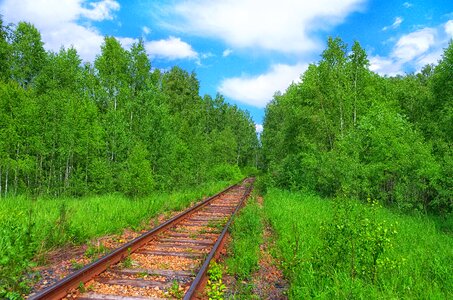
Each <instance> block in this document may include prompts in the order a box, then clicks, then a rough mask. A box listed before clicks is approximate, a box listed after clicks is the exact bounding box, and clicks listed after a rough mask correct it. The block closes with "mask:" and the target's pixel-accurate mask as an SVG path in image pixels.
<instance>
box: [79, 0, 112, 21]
mask: <svg viewBox="0 0 453 300" xmlns="http://www.w3.org/2000/svg"><path fill="white" fill-rule="evenodd" d="M88 6H89V7H91V8H90V9H86V8H83V7H82V8H80V13H81V14H82V15H83V16H84V17H86V18H88V19H91V20H94V21H102V20H111V19H113V14H112V11H117V10H119V9H120V4H119V3H118V2H116V1H114V0H102V1H99V2H91V3H88Z"/></svg>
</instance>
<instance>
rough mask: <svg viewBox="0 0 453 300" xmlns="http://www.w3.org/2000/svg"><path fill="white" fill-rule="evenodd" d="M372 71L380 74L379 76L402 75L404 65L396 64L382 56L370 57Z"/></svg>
mask: <svg viewBox="0 0 453 300" xmlns="http://www.w3.org/2000/svg"><path fill="white" fill-rule="evenodd" d="M369 60H370V70H371V71H373V72H376V73H378V74H379V75H388V76H395V75H402V74H404V72H403V71H402V67H403V65H402V64H401V63H399V62H396V61H395V60H394V59H392V58H385V57H381V56H378V55H377V56H370V58H369Z"/></svg>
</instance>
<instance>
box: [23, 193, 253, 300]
mask: <svg viewBox="0 0 453 300" xmlns="http://www.w3.org/2000/svg"><path fill="white" fill-rule="evenodd" d="M236 186H238V184H235V185H232V186H230V187H228V188H226V189H225V190H223V191H221V192H219V193H217V194H215V195H214V196H211V197H209V198H207V199H206V200H204V201H203V202H201V203H198V204H196V205H194V206H193V207H191V208H189V209H188V210H186V211H184V212H182V213H180V214H178V215H177V216H175V217H173V218H171V219H169V220H168V221H166V222H164V223H162V224H161V225H159V226H157V227H155V228H153V229H151V230H150V231H148V232H146V233H145V234H143V235H141V236H139V237H138V238H136V239H134V240H132V241H130V242H128V243H126V244H124V245H123V246H121V247H120V248H118V249H116V250H114V251H113V252H111V253H109V254H107V255H105V256H104V257H102V258H100V259H99V260H97V261H94V262H93V263H91V264H89V265H87V266H85V267H83V268H82V269H80V270H78V271H76V272H74V273H72V274H71V275H69V276H67V277H66V278H64V279H63V280H61V281H59V282H57V283H55V284H54V285H52V286H50V287H48V288H46V289H44V290H42V291H40V292H37V293H36V294H33V295H31V296H30V297H29V298H28V299H30V300H41V299H45V300H48V299H49V300H53V299H61V298H63V297H65V296H66V295H67V294H68V293H69V291H70V290H72V289H75V288H77V287H78V286H79V285H80V283H86V282H87V281H89V280H90V279H92V278H93V277H95V276H97V275H99V274H100V273H102V272H104V271H105V270H107V269H108V268H109V267H110V266H112V265H114V264H116V263H118V262H119V261H121V260H122V259H124V258H126V257H127V256H128V255H129V254H130V253H132V252H134V251H135V250H137V249H138V248H140V247H142V246H143V245H145V244H146V243H148V242H149V241H150V240H151V239H152V238H153V237H154V236H156V235H157V234H158V233H160V232H161V231H163V230H164V229H167V228H168V227H170V226H172V225H174V224H176V223H178V222H180V221H182V220H183V219H184V218H186V217H187V216H189V215H190V214H191V213H193V212H195V211H197V210H200V209H201V208H203V207H204V206H206V205H207V204H209V202H211V201H212V200H213V199H215V198H217V197H218V196H220V195H221V194H224V193H226V192H228V191H229V190H231V189H233V188H234V187H236ZM250 190H251V187H249V191H248V192H247V194H248V193H250ZM243 198H244V199H245V198H246V197H245V195H244V196H243ZM244 199H242V201H241V203H242V202H243V200H244ZM239 207H240V205H239V206H238V207H237V208H236V210H235V212H236V211H237V210H238V209H239ZM235 212H234V213H235ZM230 223H231V218H230V220H229V221H228V224H227V226H226V227H225V229H224V230H223V232H222V236H224V235H225V233H226V231H227V228H228V226H229V224H230ZM222 239H223V238H222ZM219 244H220V241H219V240H218V241H217V242H216V244H215V246H217V248H218V246H219ZM211 252H212V253H214V252H215V251H214V252H213V251H211ZM212 253H210V254H209V256H208V259H209V261H210V260H211V259H212V257H213V256H214V254H212ZM209 261H208V262H207V266H208V265H209ZM205 264H206V262H205ZM205 264H203V267H204V265H205ZM207 266H206V267H204V268H203V267H202V269H201V270H203V274H205V273H206V270H207ZM196 278H198V276H197V277H196ZM195 280H197V279H195ZM199 280H200V279H198V281H199ZM192 285H193V284H192ZM197 285H198V284H197ZM191 288H192V287H191Z"/></svg>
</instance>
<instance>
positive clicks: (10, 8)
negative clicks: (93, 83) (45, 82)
mask: <svg viewBox="0 0 453 300" xmlns="http://www.w3.org/2000/svg"><path fill="white" fill-rule="evenodd" d="M86 7H88V8H86ZM119 8H120V5H119V4H118V2H116V1H113V0H102V1H98V2H87V1H84V0H65V1H61V0H22V1H15V0H6V1H4V2H3V3H1V4H0V11H1V12H2V14H3V16H4V18H5V21H7V22H8V23H9V22H12V23H18V22H20V21H27V22H30V23H32V24H33V25H35V26H36V28H38V30H39V31H40V32H41V36H42V39H43V42H44V43H45V45H44V46H45V47H46V49H48V50H52V51H58V50H59V49H60V47H61V46H62V45H63V46H65V47H66V48H68V47H70V46H74V48H75V49H77V52H78V53H79V55H80V57H81V58H82V59H83V60H85V61H92V60H93V59H94V57H95V56H96V54H97V53H98V52H99V50H100V45H101V44H102V42H103V39H104V37H103V35H102V34H101V33H99V31H98V30H97V29H96V28H93V27H91V26H90V25H83V26H82V25H79V24H77V21H78V20H79V19H80V18H88V19H90V20H95V21H102V20H109V19H112V18H113V14H112V12H113V11H117V10H119ZM5 23H6V22H5Z"/></svg>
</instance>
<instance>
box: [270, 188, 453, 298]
mask: <svg viewBox="0 0 453 300" xmlns="http://www.w3.org/2000/svg"><path fill="white" fill-rule="evenodd" d="M264 207H265V209H264V210H265V214H266V216H267V218H268V219H269V221H270V223H271V226H272V227H273V228H274V230H275V232H276V236H277V237H278V240H277V243H276V249H274V252H275V253H274V255H275V256H277V257H278V258H279V260H280V261H281V263H282V268H283V271H284V274H285V276H286V277H287V279H288V280H289V282H290V289H289V292H288V293H289V294H288V295H289V297H290V298H291V299H307V298H320V299H451V298H453V265H452V264H451V258H452V257H453V237H452V236H451V235H448V234H445V233H444V232H442V231H440V230H439V229H438V226H437V225H436V222H434V221H433V220H432V219H430V218H428V217H426V216H422V215H419V216H408V215H400V214H397V213H395V212H392V211H390V210H388V209H385V208H382V207H380V206H379V205H378V203H376V202H370V203H368V204H363V203H361V202H358V201H353V200H347V199H336V200H333V201H329V200H326V199H322V198H320V197H317V196H312V195H309V194H304V193H290V192H283V191H279V190H270V191H268V194H267V195H266V198H265V205H264Z"/></svg>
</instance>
